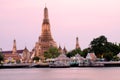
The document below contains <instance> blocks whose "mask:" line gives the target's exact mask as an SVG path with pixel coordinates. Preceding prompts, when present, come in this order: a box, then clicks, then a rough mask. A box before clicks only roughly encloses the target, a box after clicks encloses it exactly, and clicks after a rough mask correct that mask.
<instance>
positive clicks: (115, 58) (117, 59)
mask: <svg viewBox="0 0 120 80" xmlns="http://www.w3.org/2000/svg"><path fill="white" fill-rule="evenodd" d="M112 60H113V61H119V60H120V58H119V57H117V56H114V57H113V59H112Z"/></svg>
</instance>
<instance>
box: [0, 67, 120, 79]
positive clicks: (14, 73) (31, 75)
mask: <svg viewBox="0 0 120 80" xmlns="http://www.w3.org/2000/svg"><path fill="white" fill-rule="evenodd" d="M0 80H120V67H103V68H28V69H26V68H21V69H0Z"/></svg>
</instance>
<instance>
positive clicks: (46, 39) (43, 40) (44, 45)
mask: <svg viewBox="0 0 120 80" xmlns="http://www.w3.org/2000/svg"><path fill="white" fill-rule="evenodd" d="M39 43H40V45H41V50H42V52H43V53H44V52H45V51H47V50H48V49H49V48H50V47H51V46H52V47H57V44H56V42H55V41H54V40H53V38H52V35H51V30H50V22H49V18H48V9H47V8H46V7H45V8H44V19H43V23H42V33H41V35H40V37H39Z"/></svg>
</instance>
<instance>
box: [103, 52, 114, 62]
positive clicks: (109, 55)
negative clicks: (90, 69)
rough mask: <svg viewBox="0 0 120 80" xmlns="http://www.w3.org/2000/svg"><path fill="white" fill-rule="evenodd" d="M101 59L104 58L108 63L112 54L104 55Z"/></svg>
mask: <svg viewBox="0 0 120 80" xmlns="http://www.w3.org/2000/svg"><path fill="white" fill-rule="evenodd" d="M103 57H104V58H105V60H106V61H110V60H112V59H113V53H111V52H109V53H105V54H104V55H103Z"/></svg>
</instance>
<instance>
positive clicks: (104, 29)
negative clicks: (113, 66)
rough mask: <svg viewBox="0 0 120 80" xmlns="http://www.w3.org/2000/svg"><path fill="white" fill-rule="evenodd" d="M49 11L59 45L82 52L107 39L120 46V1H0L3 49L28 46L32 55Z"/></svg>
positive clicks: (0, 35)
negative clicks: (77, 39) (93, 43)
mask: <svg viewBox="0 0 120 80" xmlns="http://www.w3.org/2000/svg"><path fill="white" fill-rule="evenodd" d="M45 4H46V7H47V8H48V12H49V19H50V24H51V31H52V36H53V38H54V40H55V41H56V42H57V45H58V46H59V44H60V45H61V47H62V48H63V47H64V46H65V47H66V48H67V50H72V49H74V48H75V44H76V37H78V38H79V44H80V47H81V49H84V48H87V47H88V46H89V44H90V41H92V40H93V39H94V38H97V37H99V36H101V35H105V36H106V37H107V39H108V41H110V42H114V43H115V42H116V43H120V0H0V48H2V49H3V50H12V47H13V40H14V39H16V42H17V49H24V48H25V46H27V48H28V49H29V50H30V51H31V50H32V49H33V47H34V46H35V42H37V41H38V37H39V36H40V34H41V27H42V26H41V25H42V21H43V9H44V7H45Z"/></svg>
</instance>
